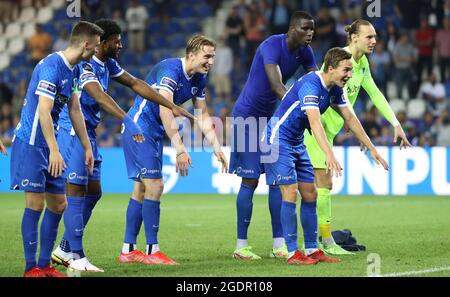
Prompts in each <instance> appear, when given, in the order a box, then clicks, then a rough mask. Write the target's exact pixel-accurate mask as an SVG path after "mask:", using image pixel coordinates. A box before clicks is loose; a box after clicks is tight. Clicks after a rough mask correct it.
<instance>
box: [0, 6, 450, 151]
mask: <svg viewBox="0 0 450 297" xmlns="http://www.w3.org/2000/svg"><path fill="white" fill-rule="evenodd" d="M49 2H51V0H22V1H4V0H2V1H0V26H1V27H0V33H2V30H6V27H7V26H8V24H10V23H11V22H15V21H17V19H18V18H19V17H20V16H21V11H22V10H24V9H25V8H29V7H34V9H35V10H39V9H42V8H43V7H46V6H47V5H49ZM379 2H380V3H381V9H380V16H381V17H376V16H375V17H368V14H367V9H368V5H370V4H371V2H368V1H365V0H321V1H318V0H302V1H294V0H293V1H289V0H258V1H256V0H253V1H246V0H239V1H231V0H230V1H227V0H186V1H175V0H151V1H150V0H149V1H144V0H128V1H101V0H81V4H82V5H81V16H82V19H84V20H89V21H95V20H96V19H99V18H104V17H107V18H112V19H113V20H115V21H116V22H117V23H119V25H120V26H121V28H122V30H123V34H122V41H123V46H124V47H123V49H122V51H121V53H120V58H119V63H120V64H121V66H122V67H123V68H125V70H127V71H128V72H130V73H131V74H132V75H135V76H137V77H139V78H142V79H145V76H146V74H147V73H148V72H149V71H150V69H151V67H152V66H153V65H154V64H156V63H157V62H158V61H160V60H162V59H165V58H168V57H178V56H182V55H183V54H184V45H185V41H186V40H187V39H188V38H189V36H191V35H192V34H194V33H202V32H203V30H202V22H203V21H204V19H205V18H206V17H209V18H211V17H213V18H214V17H216V15H218V13H217V12H218V11H219V10H222V11H223V10H225V11H226V18H225V19H224V24H223V25H224V30H223V32H221V34H219V35H218V36H211V37H213V38H215V39H216V41H217V49H216V59H215V65H214V66H213V69H212V71H211V73H210V75H209V86H208V91H207V93H208V96H207V98H208V99H207V100H208V101H207V102H208V105H209V106H210V110H209V111H210V114H211V115H213V116H214V117H215V119H214V122H215V125H216V130H217V133H219V134H220V136H221V139H222V144H223V145H229V144H230V139H231V137H230V133H221V130H222V127H223V129H226V128H227V127H229V123H230V121H229V120H228V121H227V120H226V118H227V117H230V116H231V111H232V108H233V104H234V102H235V101H236V99H237V98H238V96H239V92H240V90H241V89H242V87H243V85H244V84H245V81H246V79H247V76H248V70H249V67H250V65H251V63H252V58H253V55H254V53H255V50H256V48H257V47H258V45H259V44H260V43H261V42H262V41H263V40H264V39H265V38H266V37H268V36H269V35H272V34H282V33H286V32H287V30H288V26H289V17H290V15H291V13H292V12H293V11H295V10H305V11H307V12H309V13H310V14H311V15H312V16H313V17H314V18H315V26H316V31H315V35H314V38H313V42H312V44H311V46H312V48H313V50H314V53H315V56H316V61H317V64H318V65H319V67H320V65H321V62H322V59H323V56H324V54H325V52H326V51H327V50H328V49H329V48H331V47H334V46H341V47H342V46H345V45H346V39H347V36H346V33H345V31H344V27H345V26H346V25H349V24H351V22H352V21H353V20H355V19H357V18H363V19H367V20H369V21H370V22H371V23H372V24H373V25H374V27H375V29H376V30H377V35H378V37H377V46H376V48H375V50H374V53H373V54H372V55H370V56H369V61H370V63H371V72H372V76H373V78H374V80H375V82H376V83H377V85H378V87H379V88H380V90H381V91H382V92H383V93H384V94H385V96H386V98H387V99H388V100H389V101H390V103H391V106H392V108H393V110H394V112H395V113H396V115H397V118H398V120H399V121H400V123H401V124H402V126H403V128H404V129H405V132H406V133H407V136H408V138H409V140H410V141H411V143H412V144H413V145H420V146H435V145H438V146H450V117H449V109H450V0H392V1H388V0H381V1H379ZM75 20H77V19H75ZM78 20H79V19H78ZM73 22H74V20H73V19H68V18H67V15H66V7H63V8H61V9H59V10H56V11H55V13H54V14H53V17H52V20H51V21H50V22H47V23H36V24H35V28H34V32H33V34H32V35H31V36H30V37H29V38H27V40H26V46H25V48H24V49H23V51H22V52H20V53H19V54H17V55H14V57H13V59H12V61H11V64H10V65H9V66H8V67H7V68H5V69H3V70H1V75H0V106H1V109H0V138H1V139H2V141H3V142H4V143H5V144H9V143H10V142H11V139H12V137H13V134H14V128H15V127H16V125H17V123H18V121H19V118H20V111H21V106H22V104H23V99H24V98H25V94H26V91H27V85H28V80H29V77H30V76H31V72H32V69H33V67H34V65H36V63H37V62H38V61H39V60H41V59H42V58H44V57H45V56H47V55H48V54H49V53H51V52H53V51H59V50H62V49H64V48H65V47H66V46H67V42H68V36H69V34H70V28H71V26H72V24H73ZM302 74H303V73H302V72H299V73H298V74H297V75H298V76H300V75H302ZM110 85H111V89H110V90H108V93H109V94H110V95H111V96H112V97H113V98H114V99H116V100H117V102H118V103H119V104H120V105H121V106H122V108H124V109H125V110H126V111H127V110H128V108H129V107H130V106H131V105H132V103H133V100H134V94H133V93H132V92H131V91H129V90H127V89H126V88H125V87H123V86H120V85H118V84H116V83H111V84H110ZM354 109H355V111H356V113H357V115H358V116H359V118H360V120H361V122H362V124H363V126H364V128H365V130H366V132H367V133H368V134H369V136H370V137H371V138H372V140H373V141H374V143H375V144H376V145H388V146H390V145H393V144H392V135H393V131H392V127H391V126H390V125H389V124H388V123H387V122H386V121H385V120H383V119H382V117H380V115H379V113H378V112H377V110H376V108H375V107H374V106H373V104H371V101H370V99H369V97H368V96H367V94H366V93H365V92H364V91H363V89H362V88H361V92H360V98H359V99H358V100H357V103H356V105H355V107H354ZM120 124H121V123H120V121H118V120H117V119H114V118H112V117H111V116H108V115H104V121H103V123H102V124H101V125H100V126H99V128H98V131H97V134H98V135H99V145H100V146H103V147H112V146H119V145H120ZM182 126H183V122H180V127H182ZM184 126H187V125H184ZM180 129H182V128H180ZM190 133H191V138H192V140H193V145H201V139H200V138H198V137H196V135H195V131H193V132H190ZM185 137H188V136H187V135H185ZM198 139H200V140H198ZM169 143H170V142H169V141H168V140H167V144H169ZM335 144H336V145H359V143H358V142H357V141H356V139H355V138H354V137H353V135H351V134H349V133H346V132H345V131H342V133H341V134H339V135H338V137H337V138H336V140H335Z"/></svg>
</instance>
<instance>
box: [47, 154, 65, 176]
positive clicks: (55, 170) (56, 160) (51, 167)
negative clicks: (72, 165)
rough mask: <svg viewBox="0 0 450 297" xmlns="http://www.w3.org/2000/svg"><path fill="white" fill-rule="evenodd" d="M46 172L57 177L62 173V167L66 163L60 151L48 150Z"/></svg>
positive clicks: (63, 167)
mask: <svg viewBox="0 0 450 297" xmlns="http://www.w3.org/2000/svg"><path fill="white" fill-rule="evenodd" d="M48 163H49V164H48V172H49V173H50V175H51V176H53V177H59V176H61V175H62V172H63V169H65V168H66V163H65V162H64V159H63V158H62V156H61V153H60V152H59V151H58V150H57V151H50V155H49V158H48Z"/></svg>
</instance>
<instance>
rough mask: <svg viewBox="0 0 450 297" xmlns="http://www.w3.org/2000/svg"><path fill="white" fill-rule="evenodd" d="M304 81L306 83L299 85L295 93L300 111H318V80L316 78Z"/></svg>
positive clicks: (319, 87)
mask: <svg viewBox="0 0 450 297" xmlns="http://www.w3.org/2000/svg"><path fill="white" fill-rule="evenodd" d="M305 79H307V80H308V81H306V82H304V83H303V84H302V85H301V87H300V88H299V90H298V93H297V95H298V100H300V109H301V110H306V109H319V96H320V89H321V86H320V80H319V78H318V77H317V76H316V77H314V78H310V77H308V78H305ZM296 83H297V84H298V83H300V81H297V82H296Z"/></svg>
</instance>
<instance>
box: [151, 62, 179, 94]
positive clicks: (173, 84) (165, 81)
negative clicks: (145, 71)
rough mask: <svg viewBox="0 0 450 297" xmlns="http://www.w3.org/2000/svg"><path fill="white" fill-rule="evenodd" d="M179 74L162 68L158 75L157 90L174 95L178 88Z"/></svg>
mask: <svg viewBox="0 0 450 297" xmlns="http://www.w3.org/2000/svg"><path fill="white" fill-rule="evenodd" d="M178 81H179V78H178V74H177V72H176V71H175V70H174V69H169V68H165V69H164V68H161V69H160V70H159V71H158V73H157V74H156V84H155V86H154V87H155V88H156V89H158V90H166V91H168V92H169V93H171V94H173V93H174V92H175V90H176V88H177V86H178Z"/></svg>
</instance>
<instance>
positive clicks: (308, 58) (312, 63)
mask: <svg viewBox="0 0 450 297" xmlns="http://www.w3.org/2000/svg"><path fill="white" fill-rule="evenodd" d="M302 66H303V68H304V69H305V70H306V71H309V70H310V69H314V68H317V63H316V58H315V57H314V52H313V50H312V48H311V46H309V45H308V46H307V47H306V48H305V49H304V50H303V52H302Z"/></svg>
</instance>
